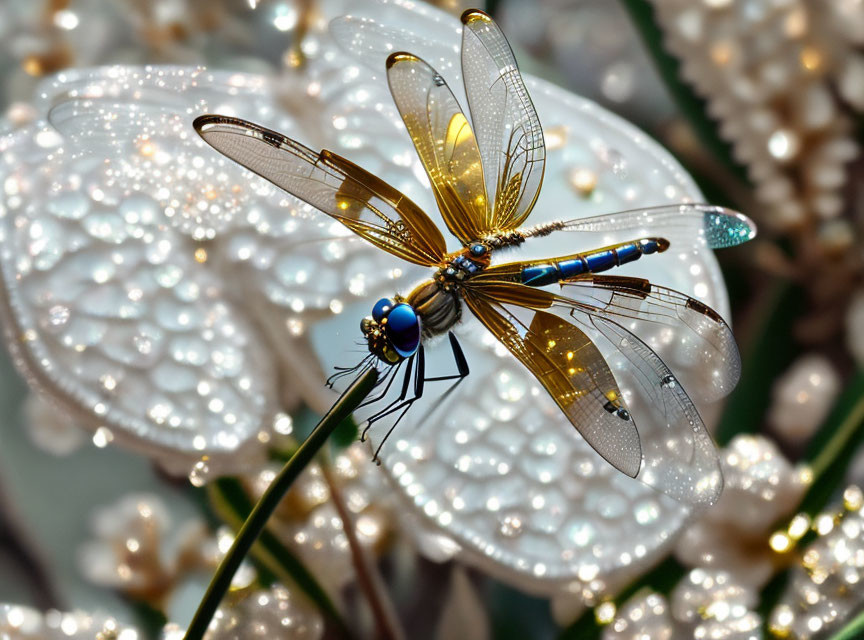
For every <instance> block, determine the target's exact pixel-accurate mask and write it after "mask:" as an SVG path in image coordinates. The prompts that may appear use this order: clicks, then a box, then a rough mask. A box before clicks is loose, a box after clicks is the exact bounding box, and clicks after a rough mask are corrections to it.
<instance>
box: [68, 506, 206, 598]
mask: <svg viewBox="0 0 864 640" xmlns="http://www.w3.org/2000/svg"><path fill="white" fill-rule="evenodd" d="M92 528H93V534H94V536H95V537H94V539H91V540H89V541H88V542H87V543H85V544H84V546H83V547H82V548H81V549H80V554H79V560H80V562H79V564H80V566H81V571H82V572H83V574H84V575H85V576H86V577H87V578H88V579H89V580H91V581H92V582H95V583H96V584H100V585H103V586H107V587H113V588H115V589H118V590H120V591H122V592H124V593H125V594H127V595H128V596H130V597H132V598H135V599H138V600H144V601H146V602H149V603H150V604H152V605H154V606H162V605H163V604H164V599H165V597H166V596H167V595H168V594H169V593H170V592H171V590H173V588H174V587H175V586H176V584H177V583H178V582H179V581H180V580H181V578H183V577H184V575H185V574H186V572H188V571H191V570H194V569H198V568H201V567H207V568H208V569H209V568H210V567H209V566H208V563H207V559H206V558H205V557H204V556H203V550H204V549H206V545H205V542H206V539H207V536H206V534H205V527H204V523H203V522H199V521H189V522H186V523H184V524H183V525H181V526H179V527H175V525H174V524H173V523H172V522H171V520H170V517H169V515H168V510H167V508H166V507H165V505H164V504H163V503H162V501H161V500H160V499H159V498H158V497H157V496H155V495H149V494H128V495H126V496H124V497H123V498H121V499H120V500H119V501H117V503H116V504H113V505H110V506H107V507H102V508H101V509H98V510H97V511H96V512H95V513H94V515H93V518H92Z"/></svg>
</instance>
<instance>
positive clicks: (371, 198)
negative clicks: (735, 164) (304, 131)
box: [194, 115, 446, 266]
mask: <svg viewBox="0 0 864 640" xmlns="http://www.w3.org/2000/svg"><path fill="white" fill-rule="evenodd" d="M194 126H195V129H196V131H198V133H199V134H200V135H201V137H202V138H204V140H205V141H206V142H207V143H208V144H210V145H211V146H212V147H213V148H214V149H216V150H217V151H219V152H220V153H223V154H224V155H226V156H228V157H229V158H231V159H232V160H234V161H235V162H238V163H239V164H241V165H243V166H244V167H246V168H247V169H249V170H250V171H253V172H254V173H257V174H258V175H259V176H261V177H262V178H265V179H267V180H269V181H270V182H272V183H273V184H275V185H276V186H278V187H280V188H282V189H284V190H285V191H287V192H288V193H290V194H292V195H294V196H296V197H298V198H300V199H301V200H303V201H304V202H307V203H309V204H310V205H312V206H313V207H316V208H317V209H320V210H321V211H323V212H324V213H326V214H328V215H329V216H331V217H333V218H335V219H336V220H338V221H339V222H341V223H342V224H344V225H345V226H346V227H348V228H349V229H351V230H352V231H353V232H354V233H356V234H357V235H359V236H361V237H363V238H365V239H366V240H368V241H369V242H371V243H372V244H374V245H376V246H378V247H380V248H381V249H384V250H385V251H387V252H389V253H391V254H393V255H396V256H398V257H400V258H402V259H404V260H407V261H408V262H413V263H415V264H420V265H424V266H431V265H435V264H438V263H439V262H440V260H441V258H443V256H444V255H445V253H446V248H445V244H444V237H443V236H442V235H441V232H440V231H439V230H438V228H437V227H436V226H435V223H434V222H432V220H430V219H429V217H428V216H427V215H426V214H425V213H424V212H423V210H422V209H420V208H419V207H418V206H417V205H416V204H414V203H413V202H412V201H411V200H410V199H409V198H408V197H407V196H405V195H403V194H402V193H400V192H399V191H398V190H396V189H394V188H393V187H391V186H390V185H388V184H387V183H386V182H384V181H383V180H381V179H380V178H378V177H376V176H374V175H372V174H371V173H369V172H368V171H365V170H364V169H362V168H360V167H358V166H357V165H355V164H354V163H352V162H350V161H349V160H346V159H345V158H343V157H341V156H339V155H337V154H335V153H331V152H329V151H327V150H323V151H321V152H319V153H316V152H314V151H312V150H311V149H309V148H308V147H305V146H303V145H302V144H300V143H299V142H296V141H295V140H292V139H291V138H288V137H286V136H283V135H282V134H280V133H277V132H275V131H271V130H269V129H266V128H264V127H261V126H259V125H256V124H253V123H251V122H247V121H245V120H241V119H239V118H229V117H226V116H210V115H208V116H201V117H199V118H196V120H195V123H194Z"/></svg>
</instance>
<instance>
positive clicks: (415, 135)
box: [387, 53, 489, 244]
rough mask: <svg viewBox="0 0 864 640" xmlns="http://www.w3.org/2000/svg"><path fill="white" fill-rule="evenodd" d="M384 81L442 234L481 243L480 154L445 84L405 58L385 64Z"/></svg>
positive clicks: (484, 208)
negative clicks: (418, 163)
mask: <svg viewBox="0 0 864 640" xmlns="http://www.w3.org/2000/svg"><path fill="white" fill-rule="evenodd" d="M387 80H388V82H389V84H390V92H391V93H392V94H393V100H394V101H395V102H396V107H397V108H398V109H399V113H400V114H401V115H402V120H403V121H404V122H405V127H406V128H407V129H408V133H409V135H410V136H411V140H412V141H413V142H414V147H415V148H416V149H417V154H418V155H419V156H420V160H421V161H422V163H423V166H424V167H425V168H426V173H427V174H428V175H429V182H430V183H431V184H432V191H433V193H434V194H435V199H436V201H437V202H438V207H439V209H440V210H441V215H442V217H443V218H444V222H445V223H446V224H447V228H448V229H450V231H451V232H452V233H453V235H455V236H456V237H457V238H459V240H461V241H462V243H463V244H467V243H469V242H471V241H472V240H478V239H480V238H482V237H484V236H485V235H487V232H488V227H487V218H488V210H489V203H488V201H487V196H486V185H485V182H484V179H483V164H482V162H481V159H480V151H479V149H478V147H477V140H476V139H475V137H474V132H473V131H472V129H471V125H470V124H469V123H468V120H467V119H466V118H465V115H464V114H463V113H462V110H461V109H460V108H459V104H458V103H457V102H456V98H455V97H454V96H453V93H452V92H451V91H450V88H449V87H448V86H447V83H445V82H444V79H443V78H442V77H441V76H440V75H439V74H438V72H437V71H435V69H433V68H432V67H430V66H429V65H428V64H426V63H425V62H423V60H421V59H420V58H418V57H416V56H413V55H411V54H410V53H394V54H392V55H391V56H390V57H389V58H387Z"/></svg>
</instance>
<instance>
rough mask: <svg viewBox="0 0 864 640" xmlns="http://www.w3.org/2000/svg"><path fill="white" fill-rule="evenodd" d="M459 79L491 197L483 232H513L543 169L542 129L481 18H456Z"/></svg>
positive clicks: (510, 60) (505, 49)
mask: <svg viewBox="0 0 864 640" xmlns="http://www.w3.org/2000/svg"><path fill="white" fill-rule="evenodd" d="M462 23H463V25H464V27H463V29H462V75H463V77H464V82H465V91H466V93H467V94H468V106H469V108H470V110H471V122H472V123H473V125H474V130H475V132H476V135H477V143H478V145H479V147H480V155H481V156H482V158H483V168H484V171H485V174H486V191H487V193H489V194H495V203H494V207H493V208H490V211H491V213H492V215H491V217H490V218H488V219H487V221H486V231H487V233H491V232H493V231H504V230H508V229H515V228H516V227H518V226H519V225H520V224H521V223H522V222H523V221H524V220H525V218H527V217H528V214H529V213H530V212H531V209H532V207H533V206H534V203H535V201H536V200H537V195H538V194H539V192H540V185H541V183H542V182H543V171H544V169H545V165H546V145H545V144H544V142H543V129H542V127H541V126H540V120H539V118H538V117H537V112H536V111H535V109H534V104H533V103H532V102H531V98H530V96H529V95H528V91H527V89H526V88H525V83H524V82H523V80H522V75H521V74H520V73H519V68H518V66H517V65H516V58H515V57H514V56H513V51H512V50H511V49H510V44H509V43H508V42H507V39H506V38H505V37H504V34H503V33H502V32H501V30H500V29H499V28H498V25H497V24H495V22H494V21H493V20H492V19H491V18H490V17H489V16H488V15H486V14H485V13H484V12H482V11H480V10H477V9H469V10H468V11H466V12H465V13H464V14H462Z"/></svg>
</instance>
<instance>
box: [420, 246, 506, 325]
mask: <svg viewBox="0 0 864 640" xmlns="http://www.w3.org/2000/svg"><path fill="white" fill-rule="evenodd" d="M490 253H491V250H490V247H489V246H488V245H486V244H484V243H480V242H476V243H472V244H470V245H469V246H468V247H466V248H465V249H462V250H461V251H456V252H454V253H451V254H449V255H448V256H447V258H446V259H445V260H444V261H442V263H441V266H440V267H439V268H438V270H437V271H436V272H435V275H434V276H433V277H432V279H431V280H427V281H425V282H421V283H420V284H419V285H417V286H416V287H415V288H414V290H413V291H411V293H409V294H408V295H407V296H406V298H405V302H407V303H408V304H410V305H411V306H412V307H414V309H415V310H416V311H417V313H418V315H419V316H420V318H421V319H422V321H423V335H425V336H426V337H433V336H437V335H441V334H443V333H445V332H446V331H448V330H449V329H450V328H451V327H452V326H453V325H455V324H456V323H457V322H459V319H460V318H461V317H462V301H461V296H460V292H459V289H460V288H461V285H462V283H463V282H465V281H466V280H468V279H469V278H471V277H472V276H474V275H476V274H478V273H480V272H481V271H483V269H485V268H486V267H488V266H489V262H490Z"/></svg>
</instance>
